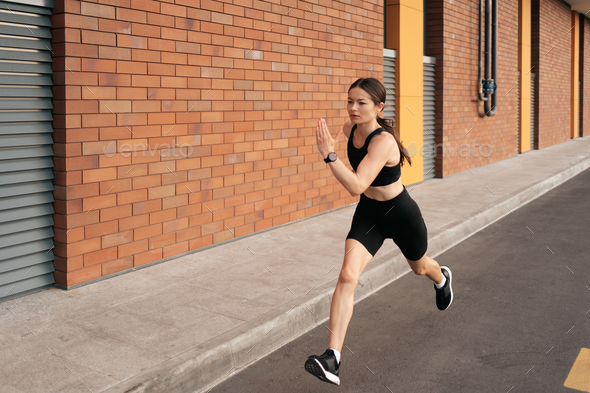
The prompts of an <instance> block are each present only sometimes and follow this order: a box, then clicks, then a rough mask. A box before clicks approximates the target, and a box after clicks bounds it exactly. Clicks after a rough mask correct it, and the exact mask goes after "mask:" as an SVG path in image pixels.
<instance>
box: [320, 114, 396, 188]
mask: <svg viewBox="0 0 590 393" xmlns="http://www.w3.org/2000/svg"><path fill="white" fill-rule="evenodd" d="M341 133H342V130H340V131H338V132H337V133H336V136H335V137H334V138H332V136H331V135H330V131H329V130H328V125H327V124H326V121H325V120H324V119H320V120H319V121H318V127H317V132H316V140H317V145H318V150H319V151H320V154H321V155H322V157H323V158H326V157H328V154H330V152H333V151H334V146H336V143H337V142H338V138H339V137H340V134H341ZM377 137H380V135H377ZM379 139H381V138H379ZM390 139H393V138H384V140H383V141H384V142H386V141H389V140H390ZM370 147H371V149H369V150H370V152H368V154H367V155H366V156H365V158H364V159H363V160H362V162H361V163H360V164H359V167H358V168H357V170H358V172H356V173H355V172H352V171H350V170H349V169H348V168H347V167H346V165H344V163H343V162H342V161H341V160H339V159H336V161H334V162H330V163H329V164H328V166H329V167H330V169H331V170H332V173H333V174H334V176H335V177H336V179H338V181H339V182H340V183H341V184H342V185H343V186H344V188H346V189H347V190H348V192H350V194H351V195H352V196H358V195H360V194H362V193H363V192H365V190H366V189H367V188H369V186H370V185H371V183H373V181H374V180H375V178H376V177H377V175H378V174H379V171H381V168H383V166H384V165H385V163H386V162H387V159H388V158H389V155H390V153H391V149H392V147H393V145H392V143H391V141H390V142H386V143H379V144H378V143H373V144H371V146H370Z"/></svg>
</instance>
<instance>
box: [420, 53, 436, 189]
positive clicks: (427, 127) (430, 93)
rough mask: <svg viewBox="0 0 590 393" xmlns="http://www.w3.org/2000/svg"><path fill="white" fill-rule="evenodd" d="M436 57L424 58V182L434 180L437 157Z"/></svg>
mask: <svg viewBox="0 0 590 393" xmlns="http://www.w3.org/2000/svg"><path fill="white" fill-rule="evenodd" d="M435 66H436V57H428V56H424V76H423V78H424V98H423V120H422V121H423V126H422V137H423V141H422V146H423V148H422V152H423V153H422V154H423V159H424V169H423V176H424V180H426V179H432V178H434V174H435V173H434V158H435V156H436V149H435V140H434V136H435V135H434V132H435V130H434V128H435V126H436V122H435V118H434V110H435V107H434V69H435Z"/></svg>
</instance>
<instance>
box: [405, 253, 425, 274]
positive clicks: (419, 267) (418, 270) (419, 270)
mask: <svg viewBox="0 0 590 393" xmlns="http://www.w3.org/2000/svg"><path fill="white" fill-rule="evenodd" d="M425 258H426V256H424V257H423V258H422V259H420V260H418V261H410V260H409V259H407V261H408V263H409V264H410V267H411V268H412V271H413V272H414V274H415V275H417V276H423V275H425V274H426V271H427V270H428V269H427V268H426V261H425Z"/></svg>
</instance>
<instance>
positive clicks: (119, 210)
mask: <svg viewBox="0 0 590 393" xmlns="http://www.w3.org/2000/svg"><path fill="white" fill-rule="evenodd" d="M130 216H131V205H124V206H117V207H111V208H108V209H102V210H101V211H100V221H101V222H105V221H111V220H117V219H120V218H125V217H130Z"/></svg>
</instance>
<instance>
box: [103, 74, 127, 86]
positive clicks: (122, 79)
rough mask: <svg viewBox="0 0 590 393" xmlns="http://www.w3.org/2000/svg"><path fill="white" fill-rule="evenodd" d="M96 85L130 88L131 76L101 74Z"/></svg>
mask: <svg viewBox="0 0 590 393" xmlns="http://www.w3.org/2000/svg"><path fill="white" fill-rule="evenodd" d="M98 83H99V84H100V85H101V86H130V85H131V76H130V75H120V74H107V73H101V74H100V75H99V77H98Z"/></svg>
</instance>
